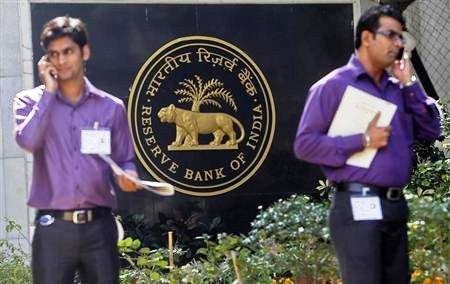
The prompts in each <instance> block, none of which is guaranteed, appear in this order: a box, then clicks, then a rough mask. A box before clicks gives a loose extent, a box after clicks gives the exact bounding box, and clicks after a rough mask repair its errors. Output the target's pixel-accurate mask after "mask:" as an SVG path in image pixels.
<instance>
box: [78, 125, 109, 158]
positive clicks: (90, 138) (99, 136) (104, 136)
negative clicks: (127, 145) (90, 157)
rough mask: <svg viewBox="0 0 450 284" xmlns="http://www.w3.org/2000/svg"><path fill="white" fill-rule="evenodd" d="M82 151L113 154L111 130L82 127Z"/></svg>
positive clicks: (85, 152) (84, 152)
mask: <svg viewBox="0 0 450 284" xmlns="http://www.w3.org/2000/svg"><path fill="white" fill-rule="evenodd" d="M81 153H83V154H104V155H110V154H111V130H109V129H82V130H81Z"/></svg>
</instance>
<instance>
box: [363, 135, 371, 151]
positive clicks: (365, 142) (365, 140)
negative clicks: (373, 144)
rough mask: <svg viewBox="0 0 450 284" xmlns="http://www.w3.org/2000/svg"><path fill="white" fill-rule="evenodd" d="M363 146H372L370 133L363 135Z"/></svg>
mask: <svg viewBox="0 0 450 284" xmlns="http://www.w3.org/2000/svg"><path fill="white" fill-rule="evenodd" d="M363 146H364V148H366V147H369V146H370V135H369V134H368V133H364V134H363Z"/></svg>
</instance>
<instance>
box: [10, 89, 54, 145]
mask: <svg viewBox="0 0 450 284" xmlns="http://www.w3.org/2000/svg"><path fill="white" fill-rule="evenodd" d="M54 100H55V94H52V93H49V92H47V91H43V93H42V95H41V94H40V89H38V88H36V89H33V90H28V91H23V92H21V93H19V94H17V95H16V97H15V99H14V105H13V111H14V136H15V139H16V142H17V144H18V145H19V146H20V147H22V148H23V149H25V150H27V151H30V152H34V151H36V150H39V149H40V148H42V146H43V145H44V140H45V139H44V137H45V131H46V129H47V126H48V124H49V117H50V109H51V105H52V103H53V101H54Z"/></svg>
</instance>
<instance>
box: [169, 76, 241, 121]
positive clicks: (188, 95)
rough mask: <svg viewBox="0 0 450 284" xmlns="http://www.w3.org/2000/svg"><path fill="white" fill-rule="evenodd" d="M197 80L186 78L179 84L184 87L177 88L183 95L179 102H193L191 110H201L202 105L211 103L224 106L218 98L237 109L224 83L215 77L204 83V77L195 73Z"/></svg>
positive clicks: (179, 94)
mask: <svg viewBox="0 0 450 284" xmlns="http://www.w3.org/2000/svg"><path fill="white" fill-rule="evenodd" d="M194 77H195V80H196V82H194V80H192V79H184V80H183V82H180V83H179V84H180V85H181V86H183V87H184V88H182V89H177V90H175V94H176V95H178V96H182V98H181V99H179V100H178V102H179V103H187V102H189V103H192V107H191V111H195V112H200V106H201V105H211V106H215V107H218V108H220V109H221V108H222V105H221V104H220V102H219V101H218V100H217V99H222V100H224V101H225V102H226V103H227V104H228V105H230V106H231V108H232V109H233V110H234V111H237V107H236V103H235V101H234V99H233V95H232V94H231V93H230V92H229V91H227V90H225V89H224V88H223V83H222V82H220V81H219V80H217V79H215V78H213V79H210V80H208V81H207V82H206V83H203V79H202V78H201V77H200V76H198V75H194Z"/></svg>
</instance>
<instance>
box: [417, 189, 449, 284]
mask: <svg viewBox="0 0 450 284" xmlns="http://www.w3.org/2000/svg"><path fill="white" fill-rule="evenodd" d="M409 204H410V208H411V211H410V212H411V213H410V221H409V222H408V229H409V232H408V234H409V242H410V259H411V267H412V269H413V271H414V273H413V275H412V280H413V283H422V282H423V281H425V280H426V279H436V278H441V279H447V282H448V283H450V274H449V269H450V234H449V224H450V198H444V199H442V200H441V201H436V200H434V201H433V200H432V198H431V197H422V198H418V197H414V196H409ZM423 283H425V282H423ZM430 283H431V282H430ZM442 283H443V282H442Z"/></svg>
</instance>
